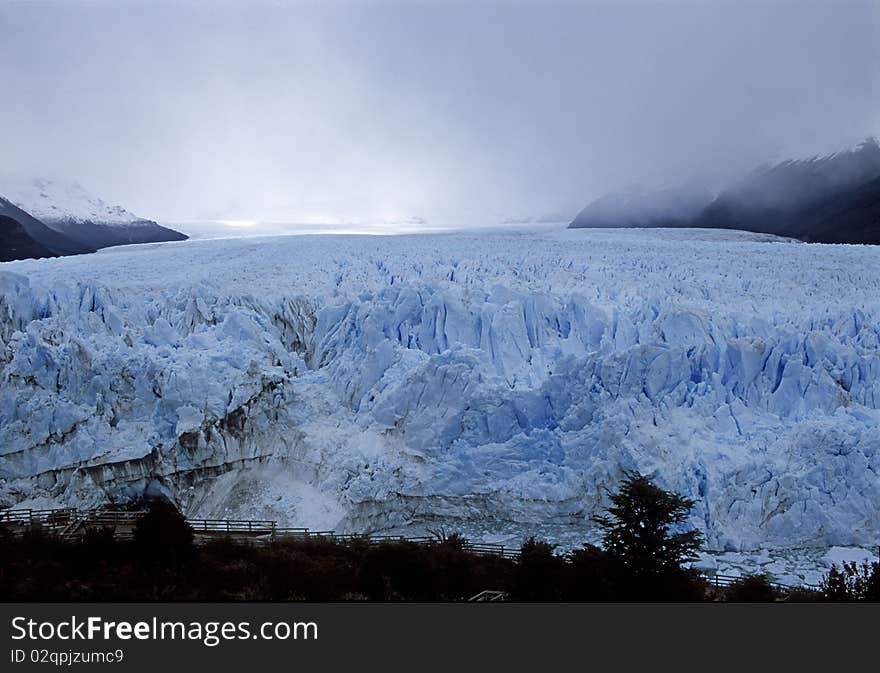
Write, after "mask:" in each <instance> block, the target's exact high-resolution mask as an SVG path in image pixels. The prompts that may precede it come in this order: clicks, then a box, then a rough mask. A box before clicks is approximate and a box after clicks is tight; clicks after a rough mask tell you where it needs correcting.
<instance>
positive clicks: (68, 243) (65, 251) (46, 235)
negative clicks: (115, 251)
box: [0, 196, 95, 255]
mask: <svg viewBox="0 0 880 673" xmlns="http://www.w3.org/2000/svg"><path fill="white" fill-rule="evenodd" d="M0 215H2V216H5V217H8V218H10V219H12V220H15V221H16V222H18V223H19V224H20V225H21V227H22V228H23V230H24V231H25V233H26V234H27V236H28V237H30V238H31V239H33V240H34V241H35V242H36V243H37V244H39V245H40V246H43V247H44V248H46V249H47V250H48V251H49V252H50V254H52V255H78V254H82V253H87V252H95V248H93V247H91V246H89V245H88V244H86V243H83V242H81V241H76V240H74V239H72V238H69V237H68V236H65V235H64V234H62V233H60V232H58V231H55V230H54V229H51V228H49V227H47V226H46V225H45V224H43V223H42V222H40V221H39V220H37V219H36V218H34V217H33V216H31V215H30V214H29V213H27V212H25V211H24V210H22V209H21V208H19V207H18V206H16V205H15V204H14V203H11V202H10V201H8V200H7V199H4V198H3V197H2V196H0ZM10 233H11V230H10ZM2 248H3V249H4V250H6V251H7V252H5V253H4V254H7V253H8V248H7V243H6V241H5V239H4V241H3V244H2Z"/></svg>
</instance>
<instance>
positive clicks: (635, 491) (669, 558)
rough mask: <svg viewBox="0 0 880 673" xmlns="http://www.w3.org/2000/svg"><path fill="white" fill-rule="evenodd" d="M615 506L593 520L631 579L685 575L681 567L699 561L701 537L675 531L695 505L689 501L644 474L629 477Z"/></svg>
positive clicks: (618, 495)
mask: <svg viewBox="0 0 880 673" xmlns="http://www.w3.org/2000/svg"><path fill="white" fill-rule="evenodd" d="M611 502H612V503H613V505H612V506H611V507H609V508H608V514H606V515H602V516H594V517H593V521H594V522H595V523H596V524H598V525H599V527H600V528H602V529H603V531H604V534H603V537H602V540H603V543H604V546H605V551H607V552H609V553H610V554H612V555H613V556H615V557H616V558H617V559H618V560H619V561H620V562H621V563H622V564H623V566H624V567H625V568H626V570H627V571H628V573H629V574H631V575H632V576H634V577H637V578H648V577H652V578H655V579H656V578H659V577H660V576H663V575H668V574H669V573H670V572H676V571H677V572H681V571H682V570H683V569H682V564H683V563H685V562H686V561H689V560H692V559H694V558H696V552H697V551H699V549H700V546H701V545H702V541H703V536H702V534H701V533H700V532H699V531H697V530H690V531H686V532H673V529H674V527H676V526H679V525H681V524H683V523H684V522H685V520H686V519H687V516H688V513H689V512H690V509H691V507H693V505H694V501H693V500H691V499H690V498H686V497H684V496H681V495H679V494H678V493H672V492H669V491H664V490H663V489H661V488H659V487H658V486H656V485H654V483H653V482H652V481H651V480H650V478H648V477H646V476H644V475H641V474H634V473H627V474H626V475H625V479H624V481H623V483H622V484H621V486H620V490H619V491H618V492H617V493H615V494H613V495H612V496H611Z"/></svg>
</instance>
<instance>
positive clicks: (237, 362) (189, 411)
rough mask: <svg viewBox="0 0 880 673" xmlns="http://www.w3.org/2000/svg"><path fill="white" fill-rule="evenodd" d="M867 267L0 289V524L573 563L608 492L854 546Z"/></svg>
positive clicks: (848, 250)
mask: <svg viewBox="0 0 880 673" xmlns="http://www.w3.org/2000/svg"><path fill="white" fill-rule="evenodd" d="M878 266H880V248H877V247H871V246H823V245H804V244H800V243H796V242H780V240H779V239H776V238H774V237H772V236H768V235H755V234H746V233H743V232H731V231H710V230H700V231H695V230H635V229H633V230H619V229H617V230H577V231H571V230H570V231H562V232H553V233H544V234H540V235H539V234H527V233H510V232H507V233H484V234H479V235H477V234H446V235H442V236H440V235H436V236H432V235H420V236H395V237H357V236H303V237H298V236H291V237H283V238H277V239H261V240H254V239H250V240H249V239H238V240H210V241H194V242H192V243H190V244H187V245H182V246H162V247H161V248H144V247H139V248H113V249H111V250H106V251H101V252H99V253H98V254H96V255H90V256H88V257H66V258H61V259H53V260H36V261H23V262H12V263H8V264H4V265H2V266H0V504H2V505H15V504H19V505H22V504H23V505H31V506H38V507H40V506H51V505H56V506H57V505H78V506H90V505H96V504H99V503H102V502H106V501H108V500H112V501H121V500H125V499H126V498H130V497H136V496H140V495H143V494H145V493H147V494H164V495H166V496H167V497H169V498H171V499H173V500H174V501H176V502H177V503H179V504H180V505H181V506H182V507H183V508H184V510H185V511H187V512H188V513H189V514H191V515H195V516H199V515H200V516H225V517H232V518H236V517H251V518H275V519H278V520H280V521H283V522H285V523H287V524H289V525H303V526H310V527H313V528H321V529H327V528H336V529H339V530H348V531H375V530H412V531H415V530H419V529H421V530H424V529H425V528H430V527H437V526H443V527H445V528H447V530H460V531H463V532H465V533H467V534H469V535H472V536H474V537H483V538H484V539H486V538H487V537H489V536H500V535H518V534H520V533H522V532H523V531H525V532H533V533H536V534H540V535H542V536H543V537H546V538H549V539H551V540H559V541H562V540H572V541H575V542H578V543H579V542H583V541H585V540H587V539H590V536H591V535H592V534H593V533H594V531H593V529H592V527H591V524H590V515H591V514H593V513H595V512H597V511H598V510H600V509H601V508H602V507H604V506H605V505H607V493H608V490H607V489H613V488H614V487H615V486H616V485H617V483H618V480H619V478H620V476H621V473H622V471H623V470H626V469H629V470H639V471H641V472H643V473H650V474H652V475H654V476H655V478H656V479H657V480H658V482H659V483H660V484H661V485H662V486H663V487H665V488H671V489H675V490H677V491H679V492H681V493H683V494H685V495H687V496H689V497H692V498H694V499H695V500H696V502H697V504H696V506H695V508H694V510H693V517H692V520H691V522H692V523H693V524H694V525H696V526H698V527H699V528H700V529H702V530H703V531H704V532H705V533H706V536H707V541H708V546H709V547H710V548H712V549H718V550H723V549H728V550H731V549H732V550H739V549H755V548H759V547H770V548H785V547H815V548H820V547H829V546H831V545H873V544H875V543H876V540H877V538H878V535H880V479H878V474H880V435H878V433H877V428H878V427H880V296H878V294H877V292H876V281H877V268H878ZM494 539H498V538H497V537H496V538H494Z"/></svg>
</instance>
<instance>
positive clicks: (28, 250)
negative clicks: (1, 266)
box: [0, 215, 55, 262]
mask: <svg viewBox="0 0 880 673" xmlns="http://www.w3.org/2000/svg"><path fill="white" fill-rule="evenodd" d="M54 256H55V255H54V254H53V253H52V251H51V250H49V248H47V247H45V246H43V245H40V244H39V243H37V242H36V241H35V240H34V239H33V238H31V237H30V236H29V235H28V233H27V231H25V229H24V227H23V226H22V225H21V224H20V223H19V222H18V221H17V220H13V219H12V218H11V217H7V216H6V215H0V262H10V261H12V260H15V259H31V258H33V259H37V258H40V257H54Z"/></svg>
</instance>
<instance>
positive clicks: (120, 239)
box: [0, 178, 187, 248]
mask: <svg viewBox="0 0 880 673" xmlns="http://www.w3.org/2000/svg"><path fill="white" fill-rule="evenodd" d="M0 188H2V189H3V190H5V192H4V193H5V194H6V195H7V196H8V198H9V199H10V200H11V201H12V202H14V203H15V204H17V205H18V206H20V207H21V208H23V209H25V210H27V211H28V212H29V213H31V214H32V215H33V216H34V217H36V218H38V219H39V220H40V221H41V222H43V223H45V224H46V225H47V226H49V227H51V228H52V229H54V230H56V231H58V232H59V233H62V234H64V235H65V236H68V237H70V238H73V239H75V240H78V241H80V242H82V243H84V244H85V245H87V246H90V247H94V248H106V247H109V246H114V245H126V244H129V243H158V242H161V241H183V240H186V238H187V236H185V235H184V234H181V233H180V232H177V231H174V230H172V229H168V228H167V227H163V226H161V225H159V224H157V223H156V222H154V221H152V220H147V219H144V218H142V217H138V216H137V215H134V214H133V213H130V212H129V211H127V210H125V209H124V208H122V207H121V206H113V205H110V204H107V203H105V202H104V201H103V200H101V199H100V198H98V197H95V196H93V195H92V194H90V193H89V192H88V191H86V190H85V189H84V188H83V187H82V186H80V185H79V184H77V183H65V182H60V181H53V180H32V181H21V180H12V179H8V178H7V179H5V180H3V181H2V182H0Z"/></svg>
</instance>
